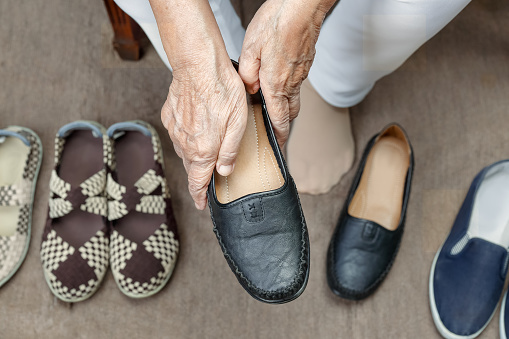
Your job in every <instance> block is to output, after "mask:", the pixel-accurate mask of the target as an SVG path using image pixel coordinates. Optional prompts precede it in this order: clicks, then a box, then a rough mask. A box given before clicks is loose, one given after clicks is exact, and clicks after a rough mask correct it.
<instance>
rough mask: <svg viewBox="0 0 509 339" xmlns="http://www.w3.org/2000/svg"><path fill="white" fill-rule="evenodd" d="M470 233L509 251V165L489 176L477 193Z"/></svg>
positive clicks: (471, 235)
mask: <svg viewBox="0 0 509 339" xmlns="http://www.w3.org/2000/svg"><path fill="white" fill-rule="evenodd" d="M468 233H469V235H470V237H477V238H482V239H484V240H487V241H490V242H492V243H495V244H498V245H500V246H502V247H504V248H509V162H503V163H501V164H498V165H496V166H495V167H492V168H491V169H490V170H489V171H488V173H486V175H485V177H484V180H483V181H482V183H481V186H480V187H479V189H478V191H477V195H476V198H475V202H474V207H473V209H472V217H471V219H470V225H469V228H468Z"/></svg>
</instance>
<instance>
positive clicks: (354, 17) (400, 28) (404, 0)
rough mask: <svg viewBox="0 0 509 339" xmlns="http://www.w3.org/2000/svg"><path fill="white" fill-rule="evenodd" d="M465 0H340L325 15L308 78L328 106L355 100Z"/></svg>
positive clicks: (453, 15)
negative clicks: (327, 14)
mask: <svg viewBox="0 0 509 339" xmlns="http://www.w3.org/2000/svg"><path fill="white" fill-rule="evenodd" d="M469 1H470V0H340V2H339V4H338V5H337V6H336V8H335V9H334V11H333V12H332V13H331V14H330V16H329V17H328V18H327V19H326V20H325V22H324V24H323V27H322V31H321V33H320V36H319V38H318V42H317V44H316V57H315V61H314V63H313V66H312V67H311V70H310V72H309V80H310V82H311V84H312V85H313V87H314V88H315V89H316V90H317V92H318V93H319V94H320V95H321V96H322V98H323V99H324V100H325V101H327V102H328V103H330V104H331V105H333V106H337V107H350V106H353V105H356V104H357V103H359V102H360V101H362V99H364V97H365V96H366V95H367V94H368V93H369V91H370V90H371V88H373V86H374V84H375V82H376V81H377V80H379V79H380V78H382V77H383V76H385V75H387V74H389V73H391V72H393V71H394V70H396V69H397V68H398V67H399V66H401V64H403V62H404V61H405V60H406V59H407V58H408V57H409V56H410V55H412V53H414V52H415V51H416V50H417V49H418V48H419V47H420V46H421V45H423V44H424V43H425V42H426V41H428V40H429V39H430V38H431V37H433V36H434V35H435V34H436V33H438V32H439V31H440V30H441V29H442V28H443V27H444V26H445V25H446V24H447V23H449V22H450V21H451V20H452V19H453V18H454V17H455V16H456V15H457V14H458V13H459V12H460V11H461V10H462V9H463V8H464V7H465V6H466V5H467V4H468V3H469Z"/></svg>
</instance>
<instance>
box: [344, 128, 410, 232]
mask: <svg viewBox="0 0 509 339" xmlns="http://www.w3.org/2000/svg"><path fill="white" fill-rule="evenodd" d="M409 164H410V154H409V150H408V146H407V144H406V143H405V142H404V141H403V140H401V139H399V138H397V137H394V136H382V137H381V138H380V139H379V140H378V141H377V142H376V143H375V145H374V146H373V148H372V149H371V152H370V153H369V156H368V158H367V161H366V166H365V168H364V173H363V174H362V177H361V180H360V183H359V186H358V187H357V190H356V192H355V195H354V197H353V199H352V202H351V203H350V206H349V207H348V213H349V214H350V215H351V216H353V217H356V218H361V219H367V220H371V221H374V222H376V223H378V224H380V225H381V226H383V227H385V228H387V229H388V230H395V229H396V228H397V227H398V223H399V219H400V216H401V206H402V203H403V194H404V186H405V180H406V175H407V172H408V167H409Z"/></svg>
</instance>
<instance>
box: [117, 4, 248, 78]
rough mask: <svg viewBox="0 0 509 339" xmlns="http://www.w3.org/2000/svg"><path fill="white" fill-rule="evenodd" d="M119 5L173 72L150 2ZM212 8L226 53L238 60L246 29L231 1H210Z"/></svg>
mask: <svg viewBox="0 0 509 339" xmlns="http://www.w3.org/2000/svg"><path fill="white" fill-rule="evenodd" d="M115 2H116V3H117V5H118V6H119V7H120V8H121V9H122V10H123V11H124V12H126V13H127V14H128V15H129V16H130V17H131V18H133V19H134V20H135V21H136V22H137V23H138V25H140V27H141V28H142V29H143V31H144V32H145V34H146V35H147V37H148V38H149V39H150V42H151V43H152V45H153V46H154V48H155V49H156V51H157V53H158V54H159V56H160V57H161V59H162V60H163V62H164V63H165V64H166V66H168V68H169V69H170V70H171V66H170V63H169V62H168V57H167V56H166V52H165V51H164V48H163V43H162V42H161V37H160V36H159V30H158V29H157V23H156V19H155V17H154V13H153V12H152V8H151V7H150V3H149V1H148V0H115ZM209 4H210V7H211V8H212V12H213V13H214V16H215V18H216V21H217V25H218V26H219V30H220V31H221V35H222V36H223V40H224V43H225V45H226V51H227V52H228V55H229V56H230V58H231V59H234V60H238V59H239V56H240V52H241V50H242V42H243V41H244V35H245V34H246V31H245V29H244V28H243V27H242V24H241V22H240V18H239V17H238V15H237V13H236V12H235V9H234V8H233V6H232V4H231V3H230V1H229V0H209Z"/></svg>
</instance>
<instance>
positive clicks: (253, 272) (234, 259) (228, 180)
mask: <svg viewBox="0 0 509 339" xmlns="http://www.w3.org/2000/svg"><path fill="white" fill-rule="evenodd" d="M234 65H235V63H234ZM235 66H236V65H235ZM247 100H248V113H249V115H248V123H247V127H246V132H245V134H244V137H243V139H242V142H241V146H240V151H239V156H238V157H237V160H236V165H235V171H234V172H233V173H232V174H231V175H230V176H228V177H222V176H220V175H219V174H218V173H217V172H215V173H214V175H213V177H212V180H211V182H210V185H209V188H208V191H207V196H208V201H209V208H210V214H211V217H212V222H213V223H214V232H215V234H216V236H217V239H218V241H219V245H220V246H221V249H222V251H223V254H224V256H225V258H226V261H227V262H228V265H229V266H230V268H231V270H232V271H233V273H234V274H235V276H236V277H237V279H238V281H239V283H240V284H241V285H242V287H243V288H244V289H245V290H246V291H247V292H248V293H249V294H250V295H251V296H252V297H253V298H255V299H257V300H259V301H263V302H266V303H285V302H289V301H291V300H294V299H295V298H297V297H298V296H299V295H301V294H302V292H303V291H304V289H305V288H306V284H307V281H308V277H309V238H308V231H307V227H306V221H305V219H304V214H303V213H302V208H301V205H300V201H299V196H298V194H297V189H296V187H295V183H294V181H293V179H292V177H291V176H290V174H289V173H288V169H287V166H286V163H285V161H284V159H283V157H282V155H281V150H280V149H279V146H278V143H277V141H276V137H275V136H274V131H273V129H272V125H271V122H270V119H269V116H268V114H267V110H266V106H265V101H264V99H263V95H262V94H261V92H258V93H257V94H256V95H252V96H250V95H247Z"/></svg>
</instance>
